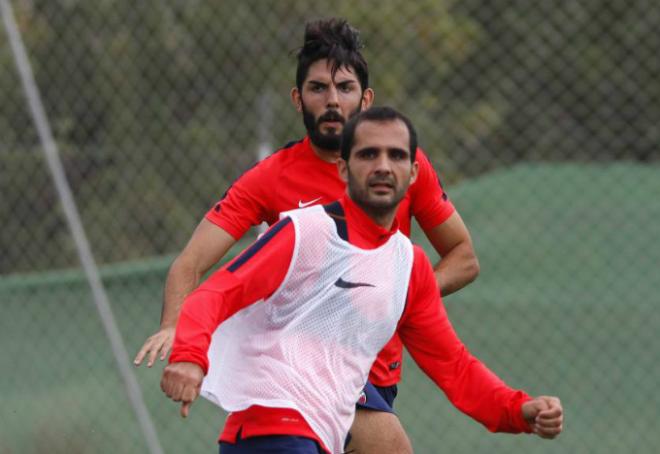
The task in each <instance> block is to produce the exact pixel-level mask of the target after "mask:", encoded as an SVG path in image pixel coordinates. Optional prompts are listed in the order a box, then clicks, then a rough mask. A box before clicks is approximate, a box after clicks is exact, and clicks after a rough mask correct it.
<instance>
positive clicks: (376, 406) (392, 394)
mask: <svg viewBox="0 0 660 454" xmlns="http://www.w3.org/2000/svg"><path fill="white" fill-rule="evenodd" d="M397 392H398V388H397V386H396V385H392V386H385V387H381V386H376V385H373V384H372V383H371V382H369V381H368V382H367V384H366V385H365V386H364V389H363V390H362V392H361V393H360V397H359V398H358V401H357V404H356V407H357V408H358V410H373V411H384V412H387V413H394V410H393V408H394V399H396V395H397Z"/></svg>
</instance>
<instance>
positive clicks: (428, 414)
mask: <svg viewBox="0 0 660 454" xmlns="http://www.w3.org/2000/svg"><path fill="white" fill-rule="evenodd" d="M658 175H659V169H658V168H657V167H653V166H643V165H639V164H631V163H617V164H538V163H536V164H520V165H517V166H514V167H512V168H510V169H503V170H497V171H494V172H491V173H487V174H484V175H483V176H482V177H479V178H476V179H473V180H471V181H466V182H463V183H461V184H459V185H456V186H453V187H452V186H450V187H449V188H448V191H449V193H450V194H451V195H452V198H453V200H454V202H455V203H456V204H457V205H459V206H460V207H461V213H462V215H463V217H464V219H465V221H466V222H467V223H468V225H470V227H471V230H472V233H473V236H474V239H475V245H476V248H477V251H478V253H479V257H480V260H481V266H482V273H481V276H480V277H479V279H478V280H477V281H476V282H475V283H474V284H473V285H471V286H469V287H468V288H466V289H464V290H462V291H461V292H459V293H457V294H455V295H451V296H449V297H448V298H446V300H445V303H446V305H447V307H448V311H449V314H450V317H451V319H452V320H453V322H454V324H455V326H456V328H457V330H458V333H459V335H460V336H461V337H462V338H463V340H464V341H465V342H466V344H467V345H468V347H469V348H470V349H471V351H472V352H473V353H475V354H476V355H477V356H478V357H480V358H481V359H482V360H484V361H485V362H486V363H487V364H489V365H490V367H491V368H492V369H493V370H494V371H496V372H497V373H498V374H499V375H500V376H502V377H503V378H504V379H505V380H507V381H508V382H509V383H511V384H512V385H514V386H518V387H522V388H525V389H527V390H529V391H530V392H531V393H545V394H556V395H558V396H560V397H561V398H562V401H563V404H564V407H565V411H566V430H565V433H564V434H563V435H562V436H561V437H560V438H559V439H558V440H556V441H553V442H543V441H541V440H539V439H537V438H535V437H529V436H509V435H493V434H490V433H488V432H487V431H486V430H485V429H484V428H482V427H481V426H479V425H478V424H476V423H475V422H474V421H472V420H470V419H469V418H467V417H465V416H463V415H461V414H460V413H458V412H457V410H455V409H454V408H453V407H451V406H450V405H449V404H448V403H447V401H446V398H445V397H444V395H442V393H441V392H440V391H439V390H438V389H437V388H436V387H435V386H434V385H433V384H432V383H431V382H430V381H429V380H428V379H427V378H426V377H425V376H423V374H421V373H420V372H419V371H418V370H417V369H416V367H415V366H414V365H413V364H410V362H409V361H408V362H407V364H406V366H405V368H404V380H403V382H402V385H401V388H400V393H399V398H398V399H397V403H396V408H397V411H398V412H399V415H400V417H401V419H402V421H403V423H404V426H405V428H406V429H407V431H408V433H409V435H410V437H411V439H412V441H413V443H414V446H415V448H416V452H421V453H436V452H456V453H475V452H482V453H510V452H533V453H546V452H547V453H551V452H552V453H556V452H608V453H618V452H623V451H633V452H654V450H655V446H657V445H658V443H660V435H658V433H657V431H656V430H655V425H656V424H655V422H654V421H655V418H656V416H657V409H658V408H660V399H659V398H658V397H657V395H656V393H655V392H654V391H655V385H656V381H657V380H656V377H658V376H660V366H659V364H660V362H659V361H658V358H659V357H660V347H658V343H657V341H656V336H657V333H658V332H660V314H659V312H658V310H657V308H658V307H659V303H660V300H659V297H658V295H660V281H659V280H658V278H657V270H658V267H657V265H658V263H660V242H658V241H657V228H656V225H657V224H658V222H660V202H658V197H657V195H658V194H660V178H658ZM418 239H419V240H420V241H421V242H423V241H424V240H423V238H421V237H418ZM170 260H171V257H164V258H159V259H154V260H146V261H139V262H131V263H125V264H118V265H114V266H111V267H104V268H103V270H102V275H103V277H104V282H105V284H106V286H107V290H108V294H109V298H110V301H111V302H112V306H113V310H114V312H115V315H116V317H117V320H118V323H119V325H120V327H121V330H122V334H123V336H124V339H125V341H126V343H127V347H128V349H129V351H131V352H134V351H137V349H138V348H139V346H140V345H141V342H142V341H143V340H144V338H145V336H146V335H147V334H148V333H151V332H152V331H153V330H154V329H155V328H156V326H157V322H158V316H159V313H160V300H161V293H162V286H163V282H164V277H165V273H166V270H167V266H168V265H169V262H170ZM0 302H1V304H2V311H3V313H2V317H1V318H0V345H2V349H1V350H0V351H1V352H2V353H0V355H1V358H0V364H2V366H0V367H1V368H2V373H1V374H0V393H1V394H2V395H3V396H5V399H3V411H2V412H0V452H9V453H13V452H15V453H32V452H34V453H36V452H43V451H50V452H67V453H70V452H74V453H76V452H80V453H83V452H84V453H87V452H90V453H91V452H126V453H133V452H134V453H141V452H145V449H146V448H145V445H144V442H143V440H142V439H141V435H140V432H139V430H138V426H137V422H136V420H135V417H134V416H133V413H132V411H131V408H130V406H129V404H128V401H127V399H126V397H125V395H124V392H123V388H122V386H121V383H120V380H119V376H118V373H117V371H116V367H115V364H114V358H113V357H112V355H111V352H110V349H109V346H108V342H107V341H106V339H105V336H104V334H103V330H102V327H101V324H100V322H99V321H98V316H97V314H96V312H95V309H94V306H93V304H92V301H91V295H90V292H89V291H88V289H87V286H86V284H85V282H84V280H83V279H82V277H81V275H80V274H79V273H78V272H77V271H75V270H72V271H69V272H57V273H39V274H29V275H12V276H8V277H2V278H0ZM160 371H161V364H158V365H157V366H155V367H154V368H153V369H152V370H148V369H146V368H141V369H138V370H137V374H138V377H139V381H140V383H141V385H142V388H143V392H144V395H145V398H146V400H147V405H148V407H149V409H150V411H151V413H152V415H153V417H154V419H155V423H156V426H157V430H158V433H159V436H160V437H161V441H162V444H163V446H164V447H165V450H166V452H172V453H177V452H200V453H202V452H214V451H215V449H216V448H215V447H214V440H215V437H216V436H217V432H218V429H219V428H220V427H221V425H222V423H223V421H224V416H223V414H222V413H221V412H220V411H219V410H218V409H216V407H214V406H213V405H211V404H210V403H208V402H206V401H200V402H198V403H196V404H195V405H194V407H193V411H192V415H191V417H190V418H189V419H188V420H185V421H184V420H181V419H180V418H179V416H178V407H177V405H176V404H174V403H172V402H170V401H168V400H167V399H166V398H165V397H164V396H163V395H162V393H161V392H160V389H159V385H158V383H159V380H160Z"/></svg>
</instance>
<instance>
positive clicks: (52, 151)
mask: <svg viewBox="0 0 660 454" xmlns="http://www.w3.org/2000/svg"><path fill="white" fill-rule="evenodd" d="M0 10H1V11H0V12H2V19H3V22H4V24H5V29H6V30H7V35H8V37H9V42H10V44H11V49H12V52H13V54H14V59H15V61H16V67H17V68H18V71H19V74H20V77H21V82H22V84H23V89H24V91H25V96H26V98H27V102H28V105H29V107H30V112H31V113H32V117H33V120H34V123H35V126H36V128H37V132H38V134H39V140H40V141H41V144H42V145H43V151H44V155H45V157H46V161H47V163H48V168H49V169H50V172H51V175H52V177H53V180H54V183H55V187H56V189H57V193H58V195H59V197H60V201H61V202H62V207H63V209H64V214H65V216H66V220H67V223H68V225H69V229H70V231H71V235H72V236H73V239H74V241H75V244H76V250H77V251H78V257H79V259H80V262H81V264H82V266H83V269H84V271H85V276H86V277H87V281H88V282H89V286H90V287H91V289H92V294H93V296H94V303H95V304H96V309H97V310H98V312H99V316H100V317H101V322H102V324H103V328H104V329H105V332H106V335H107V336H108V340H109V341H110V346H111V347H112V352H113V353H114V356H115V360H116V361H117V365H118V367H119V372H120V374H121V377H122V378H123V381H124V386H125V388H126V393H127V394H128V399H129V401H130V402H131V405H132V406H133V410H134V412H135V415H136V417H137V419H138V422H139V423H140V426H141V428H142V432H143V434H144V437H145V440H146V442H147V446H148V448H149V452H150V453H151V454H162V453H163V449H162V447H161V445H160V441H159V440H158V435H157V433H156V429H155V427H154V425H153V422H152V420H151V416H150V415H149V411H148V410H147V407H146V405H145V403H144V398H143V397H142V391H141V389H140V385H139V384H138V382H137V379H136V378H135V375H134V373H133V370H132V369H131V367H130V366H129V364H131V361H130V359H129V357H128V353H127V351H126V346H125V345H124V341H123V340H122V337H121V333H120V331H119V328H118V327H117V323H116V321H115V317H114V315H113V313H112V308H111V307H110V303H109V301H108V296H107V294H106V292H105V288H104V286H103V282H102V281H101V279H100V276H99V272H98V268H97V266H96V263H95V261H94V256H93V255H92V251H91V249H90V247H89V242H88V240H87V235H86V234H85V230H84V228H83V225H82V222H81V220H80V214H79V213H78V208H77V207H76V202H75V199H74V198H73V195H72V193H71V187H70V186H69V183H68V181H67V179H66V174H65V172H64V168H63V166H62V162H61V160H60V158H59V152H58V149H57V144H56V143H55V140H54V138H53V134H52V131H51V128H50V124H49V122H48V118H47V116H46V113H45V110H44V106H43V103H42V101H41V95H40V94H39V88H38V87H37V84H36V83H35V80H34V74H33V72H32V67H31V66H30V61H29V60H28V56H27V52H26V51H25V45H24V44H23V39H22V37H21V34H20V31H19V30H18V27H17V25H16V19H15V17H14V11H13V10H12V7H11V4H10V3H9V1H8V0H0Z"/></svg>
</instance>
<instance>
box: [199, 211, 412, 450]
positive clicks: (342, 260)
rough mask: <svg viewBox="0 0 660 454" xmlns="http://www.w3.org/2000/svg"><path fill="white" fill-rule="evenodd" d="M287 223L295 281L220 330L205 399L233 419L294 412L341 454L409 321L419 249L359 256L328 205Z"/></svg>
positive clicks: (390, 248) (400, 246) (402, 242)
mask: <svg viewBox="0 0 660 454" xmlns="http://www.w3.org/2000/svg"><path fill="white" fill-rule="evenodd" d="M286 215H288V216H290V217H291V219H292V221H293V226H294V229H295V238H296V239H295V246H294V251H293V256H292V259H291V264H290V266H289V270H288V272H287V274H286V277H285V278H284V281H283V282H282V285H281V286H280V288H279V289H277V290H276V291H275V293H273V295H272V296H271V297H270V298H268V299H266V300H262V301H258V302H256V303H254V304H252V305H250V306H248V307H247V308H245V309H243V310H241V311H239V312H237V313H236V314H234V315H233V316H232V317H231V318H229V319H228V320H226V321H225V322H224V323H222V324H221V325H220V327H218V329H217V330H216V331H215V333H214V334H213V338H212V341H211V346H210V349H209V353H208V355H209V360H210V367H209V373H208V375H207V376H206V378H205V380H204V383H203V385H202V395H203V396H204V397H206V398H207V399H209V400H211V401H212V402H215V403H216V404H218V405H220V406H222V407H223V408H224V409H225V410H227V411H240V410H244V409H246V408H248V407H249V406H251V405H261V406H265V407H277V408H293V409H295V410H297V411H299V412H300V413H301V414H302V415H303V417H304V418H305V420H306V421H307V422H308V424H309V425H310V426H311V428H312V429H313V430H314V432H315V433H316V434H317V435H318V436H319V438H320V439H321V440H322V441H323V442H324V444H325V445H326V447H328V449H330V450H332V452H341V451H342V448H343V443H344V439H345V437H346V434H347V432H348V430H349V428H350V426H351V424H352V421H353V417H354V415H355V403H356V401H357V399H358V396H359V394H360V391H361V390H362V388H363V387H364V384H365V383H366V380H367V376H368V374H369V370H370V368H371V365H372V364H373V362H374V360H375V358H376V355H377V354H378V352H379V351H380V350H381V349H382V348H383V346H384V345H385V344H386V343H387V341H389V340H390V338H391V337H392V335H393V334H394V331H395V329H396V326H397V322H398V321H399V319H400V318H401V314H402V313H403V309H404V306H405V302H406V295H407V291H408V283H409V279H410V272H411V269H412V257H413V251H412V245H411V243H410V241H409V240H408V238H406V237H405V236H404V235H403V234H401V233H400V232H397V233H396V234H395V235H393V236H392V237H391V238H390V239H389V240H388V241H387V243H385V244H384V245H382V246H380V247H379V248H377V249H372V250H363V249H359V248H357V247H355V246H353V245H351V244H349V243H347V242H346V241H344V240H342V239H341V238H340V237H339V236H338V235H337V232H336V227H335V223H334V221H333V220H332V219H331V218H330V217H329V216H328V215H327V214H326V213H325V211H324V210H323V207H321V206H314V207H310V208H305V209H302V210H295V211H292V212H289V213H286ZM251 285H259V280H258V277H255V278H254V282H252V283H251Z"/></svg>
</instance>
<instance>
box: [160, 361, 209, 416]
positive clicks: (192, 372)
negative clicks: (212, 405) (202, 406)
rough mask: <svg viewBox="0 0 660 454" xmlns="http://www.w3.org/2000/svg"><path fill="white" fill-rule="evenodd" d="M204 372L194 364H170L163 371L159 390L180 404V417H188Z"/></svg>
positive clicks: (197, 394)
mask: <svg viewBox="0 0 660 454" xmlns="http://www.w3.org/2000/svg"><path fill="white" fill-rule="evenodd" d="M202 380H204V371H203V370H202V368H201V367H199V365H197V364H195V363H188V362H181V363H172V364H169V365H167V366H166V367H165V369H164V370H163V377H162V378H161V380H160V389H162V390H163V392H164V393H165V394H167V397H169V398H170V399H172V400H173V401H175V402H181V416H182V417H184V418H187V417H188V414H189V412H190V406H191V405H192V403H193V402H194V401H195V399H197V396H199V391H200V389H201V387H202Z"/></svg>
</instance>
